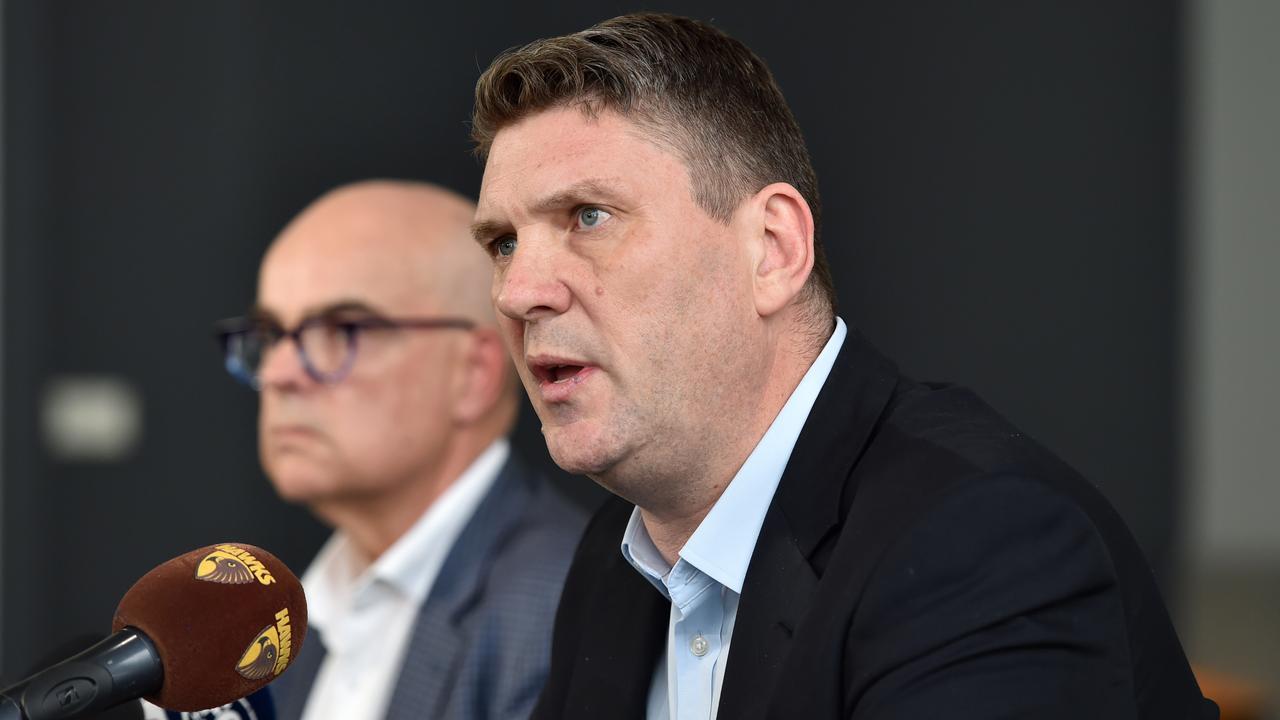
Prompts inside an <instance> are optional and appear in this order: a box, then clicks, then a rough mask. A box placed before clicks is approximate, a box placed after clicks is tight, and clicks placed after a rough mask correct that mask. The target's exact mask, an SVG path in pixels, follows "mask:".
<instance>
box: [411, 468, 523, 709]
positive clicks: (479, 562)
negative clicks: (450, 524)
mask: <svg viewBox="0 0 1280 720" xmlns="http://www.w3.org/2000/svg"><path fill="white" fill-rule="evenodd" d="M530 495H531V488H530V486H529V476H528V474H527V473H526V471H525V470H524V468H523V467H522V466H521V465H520V463H519V461H518V460H516V458H515V456H514V455H512V457H511V458H510V459H509V460H508V461H507V464H506V465H505V466H504V467H503V468H502V470H501V472H499V473H498V477H497V478H496V479H495V480H494V483H493V487H492V488H490V490H489V492H488V494H487V495H485V498H484V499H483V500H482V501H481V502H480V505H479V506H478V507H477V508H476V512H475V514H474V515H473V516H472V518H471V520H470V521H469V522H468V523H467V525H466V527H464V528H463V530H462V533H461V534H460V535H459V536H458V539H457V540H456V541H455V542H454V544H453V548H452V549H451V550H450V551H449V555H448V557H447V558H445V561H444V565H442V566H441V568H440V573H439V575H437V576H436V580H435V582H434V583H433V584H432V586H431V592H430V593H429V594H428V595H427V599H426V601H425V602H423V604H422V608H421V610H420V611H419V612H418V619H417V622H416V623H415V624H414V627H413V633H412V635H411V636H410V638H409V645H408V648H407V650H406V653H405V659H404V664H403V665H402V667H401V670H400V676H399V678H398V679H397V680H396V686H395V690H394V691H393V692H392V695H391V701H390V704H389V705H388V707H387V715H386V717H387V718H388V720H398V719H399V718H406V719H407V718H423V717H438V716H439V713H440V711H441V710H442V708H443V706H444V702H445V700H446V699H447V698H448V694H449V692H450V690H451V688H452V686H453V681H454V678H455V674H456V671H457V665H458V659H459V658H460V656H461V651H462V650H463V649H464V647H463V638H462V636H461V634H460V632H459V622H460V621H461V619H462V618H463V617H464V616H465V614H466V611H467V610H468V609H469V608H470V607H472V605H473V600H474V599H475V597H476V595H477V594H478V593H479V592H480V590H481V588H482V581H483V580H484V576H485V574H486V573H487V572H488V569H489V565H490V563H489V559H490V557H491V556H492V554H493V553H494V551H495V550H496V548H497V546H498V545H499V543H500V541H501V540H502V538H503V537H504V536H505V535H506V534H507V533H508V532H510V531H511V529H512V527H513V525H514V524H515V522H516V520H517V519H518V518H519V517H520V514H521V512H522V511H523V509H524V506H525V505H526V503H527V502H528V499H529V497H530Z"/></svg>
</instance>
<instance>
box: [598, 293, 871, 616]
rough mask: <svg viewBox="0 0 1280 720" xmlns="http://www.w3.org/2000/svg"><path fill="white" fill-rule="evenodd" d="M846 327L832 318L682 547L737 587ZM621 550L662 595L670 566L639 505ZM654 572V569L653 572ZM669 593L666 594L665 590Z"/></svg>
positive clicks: (683, 554)
mask: <svg viewBox="0 0 1280 720" xmlns="http://www.w3.org/2000/svg"><path fill="white" fill-rule="evenodd" d="M847 334H848V329H847V328H846V327H845V324H844V321H843V320H841V319H840V318H838V317H837V318H836V328H835V332H833V333H831V337H830V338H828V339H827V344H826V345H825V346H824V347H823V348H822V352H821V353H819V354H818V357H817V358H816V359H815V360H814V361H813V364H812V365H810V366H809V370H808V371H807V372H805V374H804V377H803V378H801V380H800V383H799V384H798V385H796V389H795V390H793V391H792V393H791V397H790V398H788V399H787V402H786V404H785V405H783V406H782V410H780V411H779V412H778V415H777V417H775V418H774V420H773V423H772V424H771V425H770V426H769V429H768V430H767V431H766V432H765V434H764V437H762V438H760V442H758V443H756V446H755V449H754V450H752V451H751V454H750V455H749V456H747V460H746V462H744V463H743V464H742V467H741V468H739V470H738V473H737V474H736V475H734V477H733V480H731V481H730V482H729V485H728V487H726V488H725V489H724V492H723V493H721V494H720V498H719V499H718V500H716V503H715V505H713V506H712V507H711V510H710V512H708V513H707V516H706V517H705V518H703V519H702V522H701V523H700V524H699V525H698V527H697V529H696V530H694V532H693V535H691V536H690V537H689V540H688V541H687V542H685V544H684V547H682V548H680V553H679V554H680V558H681V559H682V560H684V561H685V562H687V563H689V564H691V565H693V566H694V567H695V568H697V569H698V570H700V571H702V572H703V573H706V574H707V575H708V576H710V577H711V578H712V579H714V580H715V581H716V582H718V583H720V584H721V585H723V586H725V587H727V588H729V589H730V590H732V591H734V592H735V593H741V592H742V583H743V581H744V580H745V579H746V576H747V566H748V565H750V564H751V555H752V553H754V552H755V547H756V540H757V539H758V538H759V536H760V527H761V525H763V524H764V516H765V513H767V512H768V510H769V505H770V504H771V503H772V502H773V495H774V493H775V492H776V491H777V489H778V482H779V481H781V480H782V473H783V471H785V470H786V467H787V461H788V460H790V458H791V450H792V449H793V448H794V447H795V444H796V439H797V438H798V437H799V436H800V431H801V429H803V428H804V424H805V421H806V420H808V418H809V412H810V411H811V410H812V409H813V403H814V402H815V401H816V400H817V398H818V393H819V392H820V391H821V390H822V386H823V384H825V383H826V381H827V376H828V375H830V374H831V367H832V366H833V365H834V364H835V361H836V356H837V355H838V354H839V353H840V347H841V345H843V344H844V339H845V336H846V335H847ZM622 556H623V557H624V558H626V560H627V562H628V563H630V564H631V565H632V567H634V568H635V569H636V570H637V571H639V572H640V574H641V575H643V576H644V577H645V578H646V579H648V580H649V582H650V583H652V584H653V585H654V586H655V587H657V588H658V589H659V591H661V592H662V593H663V594H664V595H667V592H666V588H665V587H664V586H663V585H662V582H661V578H662V577H664V576H666V575H667V574H668V573H669V572H670V571H671V569H672V568H671V566H669V565H667V563H666V561H665V560H663V559H662V555H661V554H660V553H659V552H658V549H657V548H656V547H655V546H654V544H653V540H652V538H650V537H649V532H648V530H647V529H646V528H645V526H644V520H643V519H642V518H641V515H640V509H639V508H636V509H634V510H633V511H632V512H631V520H630V522H628V523H627V529H626V531H625V532H624V533H623V535H622ZM655 573H656V574H655ZM668 597H670V596H669V595H668Z"/></svg>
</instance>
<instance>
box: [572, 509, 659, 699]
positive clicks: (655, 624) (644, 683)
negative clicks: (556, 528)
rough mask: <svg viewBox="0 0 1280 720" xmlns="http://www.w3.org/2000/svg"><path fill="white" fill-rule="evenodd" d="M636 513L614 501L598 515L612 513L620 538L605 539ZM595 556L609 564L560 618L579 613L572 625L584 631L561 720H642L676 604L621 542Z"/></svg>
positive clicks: (611, 524) (609, 524) (609, 523)
mask: <svg viewBox="0 0 1280 720" xmlns="http://www.w3.org/2000/svg"><path fill="white" fill-rule="evenodd" d="M631 509H632V506H631V505H630V503H627V502H625V501H621V500H611V501H609V502H608V503H607V505H605V507H604V509H603V510H602V511H600V512H602V515H605V514H607V515H609V520H608V521H605V523H604V524H605V525H607V527H608V528H613V529H616V532H604V533H602V534H603V536H604V537H607V538H621V537H622V528H625V527H626V519H627V518H628V516H630V514H631ZM598 552H602V553H604V561H603V562H602V564H600V566H599V570H598V571H596V575H595V578H594V579H593V582H591V583H590V584H589V585H584V587H581V588H580V589H579V591H577V592H579V593H580V594H577V596H575V597H570V596H566V597H562V598H561V612H564V611H566V607H568V609H571V611H575V612H576V611H580V612H581V619H580V620H575V621H573V625H575V626H576V628H581V630H582V632H581V633H580V634H579V635H577V637H576V638H575V643H576V648H575V653H573V657H575V660H573V671H572V675H571V679H570V684H568V688H567V692H566V701H564V706H563V710H562V712H561V715H557V720H579V719H580V720H598V719H600V717H608V719H611V720H614V719H618V720H626V719H634V720H643V719H644V716H645V706H646V703H648V697H649V685H650V683H652V680H653V671H654V666H655V665H657V661H658V657H659V653H660V652H663V651H664V650H666V648H667V620H668V618H669V615H671V603H669V602H668V601H667V598H664V597H663V596H662V594H660V593H659V592H658V591H657V589H654V587H653V585H650V584H649V583H648V582H646V580H645V579H644V578H641V577H640V574H639V573H636V570H635V569H634V568H631V565H628V564H627V562H626V560H625V559H623V557H622V552H621V551H620V548H618V544H617V541H613V542H609V543H607V544H605V546H603V547H600V548H599V550H598ZM566 592H571V591H568V589H566ZM584 598H590V600H589V602H586V603H584V602H582V600H584Z"/></svg>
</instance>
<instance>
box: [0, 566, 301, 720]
mask: <svg viewBox="0 0 1280 720" xmlns="http://www.w3.org/2000/svg"><path fill="white" fill-rule="evenodd" d="M111 629H112V631H113V634H112V635H111V636H110V637H108V638H106V639H105V640H102V641H101V642H99V643H97V644H96V645H94V646H93V647H90V648H89V649H88V650H85V651H84V652H82V653H80V654H79V655H76V656H74V657H71V658H69V659H67V660H65V661H63V662H62V663H59V664H57V665H54V666H53V667H50V668H48V669H46V670H43V671H41V672H39V673H37V674H35V675H33V676H31V677H29V678H27V679H26V680H24V681H22V682H20V683H18V684H17V685H14V686H13V687H10V688H8V689H6V690H4V691H3V692H0V720H55V719H56V720H68V719H70V718H76V717H82V716H84V715H86V714H88V713H92V712H96V711H98V710H101V709H103V708H107V707H110V706H112V705H116V704H118V703H121V702H124V701H126V700H133V699H135V698H139V697H145V698H146V699H147V700H148V701H150V702H153V703H155V704H156V705H159V706H160V707H163V708H166V709H168V710H176V711H180V712H183V711H185V712H191V711H197V710H203V709H206V708H212V707H217V706H221V705H225V704H228V703H232V702H234V701H236V700H237V699H239V698H242V697H245V696H248V695H251V694H252V693H254V692H255V691H257V690H259V689H261V688H262V687H264V686H266V684H267V683H269V682H271V681H272V680H274V679H275V678H276V676H278V675H279V674H280V673H282V672H284V670H285V668H287V667H288V666H289V662H290V661H291V660H292V659H293V658H294V657H296V656H297V654H298V651H299V650H300V649H301V648H302V642H303V640H304V639H306V634H307V603H306V597H305V596H304V595H303V592H302V584H301V583H300V582H298V578H297V577H295V576H294V574H293V573H292V572H290V571H289V568H287V567H285V565H284V563H282V562H280V561H279V560H278V559H276V557H275V556H274V555H272V554H271V553H269V552H267V551H266V550H263V549H261V548H257V547H254V546H252V545H245V544H242V543H221V544H218V545H210V546H208V547H204V548H200V549H198V550H192V551H191V552H189V553H186V554H185V555H180V556H178V557H176V558H173V559H172V560H169V561H168V562H165V563H162V564H161V565H159V566H157V567H156V568H154V569H153V570H151V572H148V573H147V574H146V575H143V576H142V577H141V578H140V579H139V580H138V582H136V583H134V585H133V587H131V588H129V591H128V592H126V593H125V595H124V597H123V598H122V599H121V600H120V605H119V607H117V608H116V614H115V619H114V620H113V621H112V624H111Z"/></svg>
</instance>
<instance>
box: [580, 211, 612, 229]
mask: <svg viewBox="0 0 1280 720" xmlns="http://www.w3.org/2000/svg"><path fill="white" fill-rule="evenodd" d="M610 217H612V216H611V215H610V214H609V213H608V212H606V211H604V210H601V209H600V208H598V207H584V208H582V209H581V210H579V211H578V224H579V225H580V226H582V227H584V228H592V227H596V226H597V225H599V224H600V223H602V222H604V221H605V220H608V219H609V218H610Z"/></svg>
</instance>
